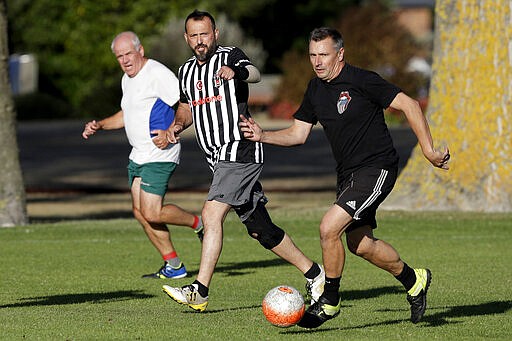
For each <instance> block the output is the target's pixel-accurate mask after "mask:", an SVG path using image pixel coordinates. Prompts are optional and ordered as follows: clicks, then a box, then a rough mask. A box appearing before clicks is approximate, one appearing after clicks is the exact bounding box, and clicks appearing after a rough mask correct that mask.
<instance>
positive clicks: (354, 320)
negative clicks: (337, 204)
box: [0, 205, 512, 340]
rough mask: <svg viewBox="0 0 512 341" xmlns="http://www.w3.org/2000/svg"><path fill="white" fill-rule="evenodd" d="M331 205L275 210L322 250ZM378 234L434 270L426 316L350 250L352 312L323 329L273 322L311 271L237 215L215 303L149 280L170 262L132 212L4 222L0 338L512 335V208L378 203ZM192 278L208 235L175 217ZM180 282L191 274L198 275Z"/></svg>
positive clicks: (310, 247) (303, 242)
mask: <svg viewBox="0 0 512 341" xmlns="http://www.w3.org/2000/svg"><path fill="white" fill-rule="evenodd" d="M322 213H323V209H304V208H303V207H294V206H293V205H290V206H289V207H288V208H283V207H281V208H277V207H274V208H273V209H271V214H272V216H273V218H274V221H275V222H276V223H277V224H279V225H282V226H283V227H284V228H285V229H286V230H287V232H289V234H290V235H291V236H292V238H293V239H294V241H295V242H296V244H298V245H299V247H301V248H302V249H303V251H304V252H305V253H306V254H307V255H309V256H310V257H311V258H313V259H314V260H316V261H320V260H321V252H320V246H319V241H318V231H317V226H318V222H319V221H320V218H321V215H322ZM379 221H380V226H379V229H378V230H377V231H376V235H377V237H379V238H382V239H384V240H386V241H388V242H390V243H391V244H392V245H393V246H395V248H397V250H398V251H399V252H400V254H401V255H402V257H403V259H404V260H405V261H406V262H408V263H409V264H410V265H411V266H416V267H427V266H428V267H429V268H430V269H431V270H432V272H433V281H432V285H431V289H430V291H429V308H428V310H427V313H426V316H425V317H424V320H423V321H422V322H420V323H419V324H417V325H413V324H412V323H410V322H409V321H408V318H409V307H408V303H407V302H406V300H405V294H404V292H403V290H402V288H401V287H400V285H399V283H398V282H397V281H396V280H395V279H394V278H393V277H392V276H391V275H389V274H387V273H385V272H383V271H382V270H379V269H377V268H375V267H373V266H371V265H369V264H367V263H366V262H364V261H363V260H361V259H359V258H357V257H355V256H353V255H349V256H348V257H347V262H346V270H345V273H344V276H343V280H342V286H341V292H342V298H343V306H342V312H341V314H340V316H339V317H337V318H336V319H334V320H331V321H328V322H327V323H325V324H324V325H323V326H321V327H320V328H318V329H316V330H304V329H301V328H299V327H291V328H287V329H281V328H277V327H273V326H271V325H270V324H269V323H268V322H267V321H266V320H265V318H264V316H263V314H262V312H261V300H262V298H263V296H264V295H265V293H266V292H267V291H268V290H269V289H271V288H272V287H274V286H277V285H279V284H288V285H292V286H295V287H296V288H298V289H299V290H301V291H303V287H304V279H303V277H302V275H301V274H300V273H299V272H298V271H297V270H296V269H295V268H293V267H291V266H290V265H288V264H286V263H283V262H282V261H281V260H279V259H277V258H276V257H275V256H274V255H273V254H272V253H270V252H268V251H266V250H264V249H263V248H261V247H260V246H259V244H257V242H255V241H254V240H253V239H251V238H249V237H248V236H247V234H246V232H245V229H244V227H243V225H241V224H240V223H239V222H238V220H237V219H236V216H235V215H234V214H230V215H228V218H227V222H226V226H225V238H224V250H223V253H222V256H221V259H220V261H219V264H218V266H217V270H216V273H215V276H214V278H213V282H212V286H211V289H210V305H209V306H208V310H207V311H206V312H205V313H195V312H194V311H192V310H190V309H189V308H187V307H185V306H180V305H178V304H176V303H175V302H173V301H171V300H170V299H169V298H168V297H167V296H166V295H164V294H163V292H162V291H161V286H162V284H166V283H170V282H171V281H164V280H143V279H141V278H140V275H141V274H143V273H147V272H149V271H152V270H156V269H157V268H158V267H159V266H160V262H161V261H160V259H159V256H158V255H157V253H156V251H155V250H154V249H153V247H152V246H151V245H150V243H149V242H148V241H147V239H146V237H145V235H144V233H143V232H142V230H141V229H140V227H139V226H138V225H137V224H136V222H135V221H134V220H132V219H117V220H83V221H65V222H58V223H53V224H46V223H45V224H33V225H30V226H24V227H17V228H12V229H0V256H1V263H0V264H1V280H0V339H5V340H21V339H25V340H34V339H43V340H50V339H51V340H104V339H122V340H149V339H155V340H156V339H169V340H171V339H172V340H281V339H282V340H287V339H290V340H291V339H293V340H311V339H333V340H334V339H337V340H378V339H381V340H400V339H406V340H412V339H414V340H420V339H421V340H425V339H428V340H431V339H440V340H461V339H466V340H474V339H510V338H511V337H512V312H511V307H512V295H511V294H512V290H511V289H510V288H511V286H512V276H511V270H510V265H509V263H510V261H511V260H512V248H511V247H510V244H511V242H512V215H511V214H500V215H496V214H494V215H491V214H474V213H452V214H448V213H397V212H383V213H381V214H380V220H379ZM172 234H173V239H174V243H175V246H176V248H177V250H178V252H179V255H180V256H181V258H182V259H183V261H184V262H185V264H186V266H187V269H188V271H189V273H190V274H191V276H195V275H196V274H197V270H198V265H199V257H200V246H199V242H198V241H197V238H196V237H195V235H194V234H193V233H192V232H191V231H190V230H187V229H184V228H172ZM191 276H189V277H188V278H185V279H181V280H175V281H172V283H173V284H175V285H176V286H181V285H184V284H188V283H189V282H190V281H191V279H192V278H193V277H191Z"/></svg>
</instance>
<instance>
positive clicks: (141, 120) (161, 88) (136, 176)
mask: <svg viewBox="0 0 512 341" xmlns="http://www.w3.org/2000/svg"><path fill="white" fill-rule="evenodd" d="M111 49H112V52H113V53H114V54H115V56H116V58H117V61H118V62H119V66H120V67H121V69H122V70H123V71H124V75H123V78H122V79H121V88H122V90H123V98H122V99H121V110H119V111H118V112H117V113H115V114H114V115H111V116H109V117H106V118H104V119H102V120H99V121H96V120H93V121H90V122H88V123H86V124H85V128H84V131H83V133H82V136H83V137H84V138H85V139H88V138H89V136H92V135H93V134H95V133H96V132H97V131H99V130H112V129H121V128H123V127H124V128H125V131H126V136H127V138H128V142H129V143H130V145H131V146H132V150H131V153H130V156H129V163H128V184H129V186H130V190H131V194H132V210H133V215H134V216H135V218H136V219H137V221H138V222H139V223H140V224H141V225H142V227H143V228H144V232H146V235H147V236H148V238H149V240H150V241H151V243H152V244H153V245H154V247H155V248H156V249H157V250H158V252H159V253H160V255H161V256H162V259H163V260H164V265H163V266H162V267H161V268H160V270H158V271H157V272H155V273H150V274H147V275H143V276H142V277H144V278H183V277H185V276H186V275H187V270H186V269H185V266H184V265H183V263H182V262H181V260H180V258H179V257H178V254H177V253H176V250H175V249H174V246H173V244H172V241H171V235H170V233H169V230H168V228H167V225H166V224H173V225H180V226H189V227H191V228H193V229H194V231H195V232H196V233H197V235H198V237H199V239H200V240H201V239H202V234H203V231H202V230H203V227H202V224H201V218H200V217H198V216H196V215H194V214H192V213H189V212H187V211H185V210H183V209H181V208H180V207H178V206H176V205H172V204H166V205H164V204H163V199H164V196H165V193H166V192H167V186H168V182H169V179H170V178H171V176H172V174H173V173H174V170H175V169H176V166H177V165H178V162H179V158H180V153H181V145H180V144H179V143H176V144H172V145H168V144H167V145H166V147H165V148H162V149H159V148H157V146H155V144H158V143H159V142H158V140H159V139H161V137H159V136H154V134H153V130H157V129H158V128H159V129H166V128H167V127H169V125H170V124H171V122H172V120H173V117H174V109H173V108H172V107H173V106H174V105H175V104H176V102H177V101H178V98H179V86H178V79H177V78H176V76H175V75H174V73H173V72H172V71H171V70H169V69H168V68H167V67H165V66H164V65H163V64H161V63H159V62H157V61H156V60H153V59H149V58H146V57H145V56H144V47H143V46H142V44H141V43H140V40H139V38H138V37H137V35H136V34H135V33H133V32H129V31H128V32H122V33H120V34H118V35H117V36H116V37H115V38H114V40H113V41H112V45H111ZM163 139H164V140H166V139H165V136H164V138H163Z"/></svg>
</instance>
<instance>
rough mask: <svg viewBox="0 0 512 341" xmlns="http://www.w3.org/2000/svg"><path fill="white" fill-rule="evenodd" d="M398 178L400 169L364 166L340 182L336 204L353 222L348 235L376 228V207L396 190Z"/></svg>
mask: <svg viewBox="0 0 512 341" xmlns="http://www.w3.org/2000/svg"><path fill="white" fill-rule="evenodd" d="M397 175H398V170H397V169H381V168H376V167H363V168H360V169H358V170H356V171H354V172H352V173H350V174H349V176H347V177H345V178H341V179H340V180H339V181H338V186H337V188H338V190H337V193H336V202H335V203H336V204H337V205H338V206H340V207H341V208H343V209H344V210H345V211H347V213H348V214H350V216H351V217H352V218H353V219H354V220H353V222H352V224H351V225H350V226H349V227H348V228H347V230H346V232H350V231H351V230H353V229H355V228H357V227H360V226H365V225H369V226H371V227H372V228H377V221H376V219H375V215H376V212H377V208H378V207H379V205H380V204H381V203H382V202H383V201H384V199H386V197H387V196H388V194H389V193H390V192H391V190H392V189H393V186H394V185H395V182H396V178H397Z"/></svg>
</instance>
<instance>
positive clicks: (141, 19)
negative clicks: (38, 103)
mask: <svg viewBox="0 0 512 341" xmlns="http://www.w3.org/2000/svg"><path fill="white" fill-rule="evenodd" d="M8 5H9V13H8V14H9V18H10V23H11V25H12V28H11V31H10V35H11V46H12V50H13V51H14V52H33V53H36V54H37V58H38V60H39V65H40V74H41V83H42V84H41V87H42V88H43V89H44V90H45V91H49V92H51V94H52V95H54V96H56V97H60V98H64V99H66V100H67V101H68V102H70V103H71V105H72V106H73V107H74V108H80V110H84V111H89V112H95V111H97V110H100V109H101V110H105V109H106V108H98V107H96V106H95V104H97V103H101V102H104V100H108V98H104V97H105V96H111V97H114V99H113V100H112V101H111V105H112V108H111V109H112V110H114V107H116V106H118V102H119V77H120V70H119V67H118V66H117V65H116V60H115V58H112V52H111V50H110V43H111V41H112V39H113V38H114V36H115V35H116V34H117V33H119V32H121V31H124V30H132V31H135V32H137V34H139V35H140V37H141V39H144V38H146V37H150V36H152V35H155V34H158V33H159V31H160V29H161V28H162V26H163V25H164V24H165V23H166V21H167V18H168V17H169V14H170V13H175V14H176V13H180V14H181V13H184V11H185V10H188V9H190V5H189V4H188V2H187V1H184V0H173V1H170V2H168V1H152V0H139V1H121V0H117V1H116V0H113V1H96V0H67V1H52V0H8ZM113 93H114V94H115V95H117V96H115V95H114V96H112V94H113Z"/></svg>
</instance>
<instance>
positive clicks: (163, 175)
mask: <svg viewBox="0 0 512 341" xmlns="http://www.w3.org/2000/svg"><path fill="white" fill-rule="evenodd" d="M176 166H177V164H176V163H174V162H150V163H145V164H143V165H139V164H137V163H135V162H133V161H132V160H130V163H128V167H127V168H128V186H130V188H132V184H133V179H134V178H137V177H139V178H140V188H141V189H142V190H143V191H144V192H147V193H153V194H156V195H159V196H161V197H163V196H164V195H165V193H166V192H167V186H168V184H169V179H170V178H171V176H172V174H173V173H174V170H175V169H176Z"/></svg>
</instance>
